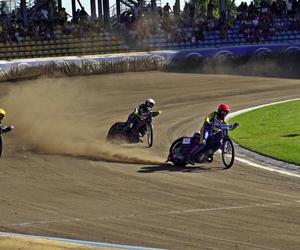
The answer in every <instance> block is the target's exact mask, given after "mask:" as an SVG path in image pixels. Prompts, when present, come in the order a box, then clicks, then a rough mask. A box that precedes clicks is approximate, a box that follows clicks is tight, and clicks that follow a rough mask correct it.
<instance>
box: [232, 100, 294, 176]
mask: <svg viewBox="0 0 300 250" xmlns="http://www.w3.org/2000/svg"><path fill="white" fill-rule="evenodd" d="M299 100H300V98H294V99H288V100H284V101H279V102H272V103H268V104H263V105H258V106H254V107H251V108H246V109H242V110H239V111H236V112H232V113H231V114H229V115H228V116H227V120H229V119H231V118H233V117H235V116H238V115H240V114H243V113H246V112H249V111H252V110H256V109H259V108H263V107H267V106H271V105H276V104H281V103H286V102H292V101H299ZM235 158H236V160H238V161H240V162H242V163H244V164H247V165H250V166H253V167H256V168H260V169H264V170H268V171H272V172H276V173H280V174H284V175H288V176H293V177H298V178H299V177H300V174H297V173H292V172H291V171H288V170H285V169H277V168H274V167H271V166H264V165H261V164H258V163H255V162H253V161H250V160H247V159H244V158H241V157H235Z"/></svg>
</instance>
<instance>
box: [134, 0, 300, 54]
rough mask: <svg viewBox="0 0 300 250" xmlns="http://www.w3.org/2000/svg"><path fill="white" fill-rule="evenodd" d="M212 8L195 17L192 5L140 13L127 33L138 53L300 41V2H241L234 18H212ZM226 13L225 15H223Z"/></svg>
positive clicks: (222, 15) (231, 15)
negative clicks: (142, 51)
mask: <svg viewBox="0 0 300 250" xmlns="http://www.w3.org/2000/svg"><path fill="white" fill-rule="evenodd" d="M213 8H214V6H210V7H208V8H207V10H206V12H205V14H204V15H199V14H198V15H197V14H196V13H195V7H194V6H193V4H192V3H188V4H186V6H185V8H184V11H182V12H181V13H180V14H179V15H178V13H177V14H176V12H175V11H172V12H171V11H170V8H166V9H165V10H164V8H161V9H157V10H156V11H152V12H142V14H141V15H139V17H138V18H136V21H135V22H134V23H133V24H131V25H130V27H129V29H128V30H129V32H128V33H129V34H130V35H131V37H132V40H133V41H135V42H136V46H137V49H140V50H143V49H144V50H161V49H172V50H174V49H175V50H182V49H191V48H221V47H228V46H244V45H255V44H260V45H270V44H294V43H298V42H299V41H300V40H299V39H300V0H288V2H287V3H286V2H285V1H283V0H276V1H274V2H273V3H271V4H269V3H268V2H266V1H265V0H262V1H260V2H259V4H258V5H254V3H253V2H252V3H251V4H249V6H248V5H247V3H244V2H242V3H241V5H240V6H238V7H237V8H236V15H235V16H234V15H233V13H230V12H228V11H227V12H221V13H220V15H219V16H214V15H213ZM226 13H227V14H226Z"/></svg>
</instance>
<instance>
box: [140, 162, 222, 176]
mask: <svg viewBox="0 0 300 250" xmlns="http://www.w3.org/2000/svg"><path fill="white" fill-rule="evenodd" d="M221 170H225V169H224V168H210V167H204V166H188V167H182V166H174V165H172V164H169V163H165V164H160V165H151V166H146V167H142V168H141V169H140V170H139V171H138V173H146V174H147V173H153V172H183V173H202V172H212V171H221Z"/></svg>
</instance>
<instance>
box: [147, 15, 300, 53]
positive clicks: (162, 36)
mask: <svg viewBox="0 0 300 250" xmlns="http://www.w3.org/2000/svg"><path fill="white" fill-rule="evenodd" d="M278 23H283V24H284V25H285V27H290V24H291V22H290V20H289V19H288V18H283V19H275V20H274V23H273V25H274V27H276V25H277V24H278ZM275 30H276V29H275ZM177 31H181V32H182V31H184V32H193V31H197V28H185V29H183V30H177ZM204 37H205V40H204V41H198V42H184V41H182V42H169V41H168V39H167V35H166V32H164V31H163V30H159V29H158V32H157V34H156V35H155V36H152V37H151V38H150V39H149V40H147V41H143V42H144V43H146V42H147V45H148V48H149V49H152V50H155V49H176V50H178V49H179V50H181V49H191V48H220V47H227V46H241V45H259V44H261V45H264V44H279V43H283V44H294V43H299V42H300V30H299V31H291V30H287V31H276V32H275V33H274V34H273V36H272V37H271V38H270V39H268V40H265V39H263V38H261V39H260V41H259V42H247V41H246V38H245V37H244V35H243V34H242V33H240V24H239V22H236V23H235V24H234V25H233V26H232V27H231V28H230V29H229V30H228V39H221V37H220V31H211V32H207V31H206V32H204Z"/></svg>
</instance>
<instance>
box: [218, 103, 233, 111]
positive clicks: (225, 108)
mask: <svg viewBox="0 0 300 250" xmlns="http://www.w3.org/2000/svg"><path fill="white" fill-rule="evenodd" d="M218 111H219V112H220V111H224V112H227V113H229V112H230V108H229V105H227V104H226V103H221V104H220V105H219V108H218Z"/></svg>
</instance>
